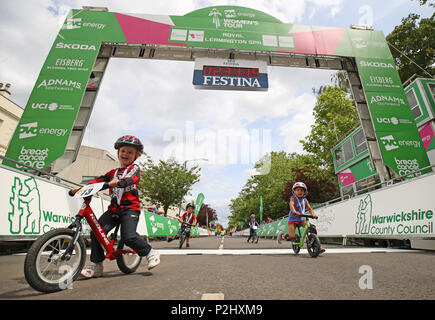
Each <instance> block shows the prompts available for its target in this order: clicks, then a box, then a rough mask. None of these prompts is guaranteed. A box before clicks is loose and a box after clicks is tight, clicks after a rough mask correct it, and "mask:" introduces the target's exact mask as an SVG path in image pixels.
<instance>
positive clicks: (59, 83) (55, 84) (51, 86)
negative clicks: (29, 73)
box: [37, 79, 82, 91]
mask: <svg viewBox="0 0 435 320" xmlns="http://www.w3.org/2000/svg"><path fill="white" fill-rule="evenodd" d="M37 88H38V89H39V88H45V89H46V90H66V91H72V90H74V89H77V90H80V89H82V83H81V82H79V81H74V80H67V79H48V80H46V79H44V80H42V81H41V83H39V84H38V86H37Z"/></svg>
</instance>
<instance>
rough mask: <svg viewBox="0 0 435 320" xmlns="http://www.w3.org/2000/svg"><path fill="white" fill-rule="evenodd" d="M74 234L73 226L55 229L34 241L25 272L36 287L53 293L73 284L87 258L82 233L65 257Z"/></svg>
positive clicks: (31, 284) (32, 285) (27, 278)
mask: <svg viewBox="0 0 435 320" xmlns="http://www.w3.org/2000/svg"><path fill="white" fill-rule="evenodd" d="M74 234H75V232H74V231H73V230H71V229H64V228H62V229H53V230H51V231H49V232H47V233H46V234H44V235H42V236H40V237H39V238H38V239H37V240H36V241H35V242H34V243H33V244H32V246H31V247H30V249H29V251H28V252H27V255H26V259H25V261H24V276H25V278H26V281H27V282H28V283H29V285H30V286H31V287H32V288H33V289H35V290H38V291H40V292H45V293H51V292H56V291H60V290H64V289H67V288H71V284H72V282H73V281H74V280H76V279H77V277H78V276H79V275H80V271H81V270H82V269H83V266H84V264H85V261H86V245H85V242H84V241H83V239H82V237H79V238H78V241H77V243H76V244H75V246H74V249H73V251H72V253H71V254H70V255H68V256H67V257H66V259H64V260H62V259H61V256H62V255H63V254H64V253H65V250H66V248H67V247H68V245H69V243H70V242H71V241H72V240H73V237H74Z"/></svg>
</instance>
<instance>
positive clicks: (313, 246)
mask: <svg viewBox="0 0 435 320" xmlns="http://www.w3.org/2000/svg"><path fill="white" fill-rule="evenodd" d="M300 216H301V217H304V218H307V220H306V222H305V227H302V226H300V225H299V224H297V225H296V230H295V236H296V237H295V239H294V240H293V241H292V248H293V251H294V253H295V254H298V253H299V251H301V248H302V247H303V246H304V241H305V240H306V243H307V251H308V254H309V255H310V256H311V257H312V258H317V257H318V256H319V254H320V240H319V238H318V237H317V231H316V229H315V227H314V226H313V225H311V224H310V221H309V218H311V219H314V218H313V216H312V215H307V214H301V215H300Z"/></svg>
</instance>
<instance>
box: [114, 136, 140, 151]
mask: <svg viewBox="0 0 435 320" xmlns="http://www.w3.org/2000/svg"><path fill="white" fill-rule="evenodd" d="M123 146H131V147H135V148H136V149H138V150H139V152H143V144H142V142H141V141H140V140H139V138H136V137H135V136H122V137H121V138H118V140H116V142H115V149H119V148H121V147H123Z"/></svg>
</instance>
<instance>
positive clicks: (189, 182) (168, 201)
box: [139, 157, 201, 216]
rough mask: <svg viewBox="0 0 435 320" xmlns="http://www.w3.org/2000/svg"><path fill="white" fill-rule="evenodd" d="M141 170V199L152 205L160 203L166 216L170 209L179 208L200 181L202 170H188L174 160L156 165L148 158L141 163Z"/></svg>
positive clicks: (196, 168)
mask: <svg viewBox="0 0 435 320" xmlns="http://www.w3.org/2000/svg"><path fill="white" fill-rule="evenodd" d="M141 170H142V172H141V179H140V182H139V192H140V194H141V197H143V198H144V199H145V200H146V201H150V202H152V203H160V204H161V205H162V207H163V210H164V212H165V216H166V215H167V212H168V209H169V207H170V206H179V205H180V203H181V201H182V200H183V198H184V196H186V195H187V194H188V192H189V191H190V190H191V188H192V186H193V185H194V184H195V183H196V182H198V181H199V177H200V170H201V169H200V168H198V167H197V166H194V167H192V168H191V169H189V170H188V169H186V167H185V166H184V165H183V164H181V163H178V162H177V161H175V160H174V159H169V160H167V161H162V160H160V161H159V162H158V163H157V164H154V162H153V161H152V160H151V158H149V157H148V158H147V160H146V161H145V162H144V163H141Z"/></svg>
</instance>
